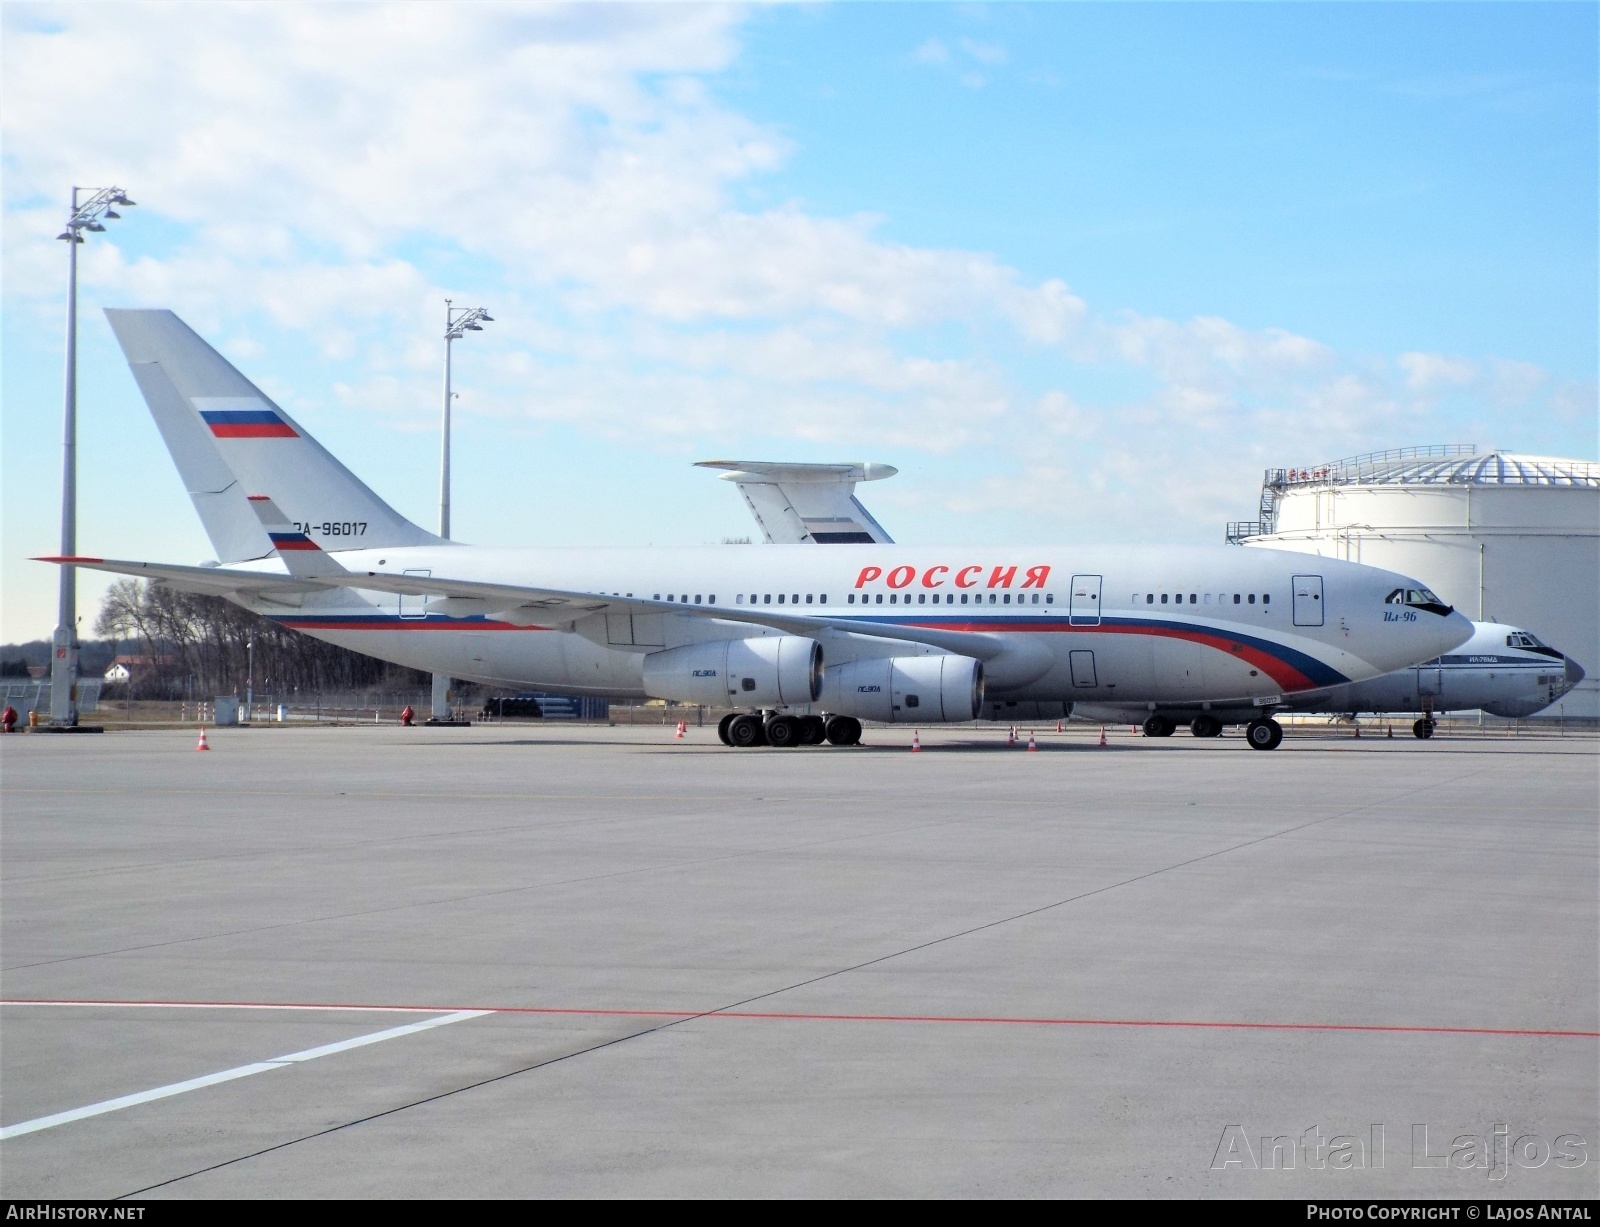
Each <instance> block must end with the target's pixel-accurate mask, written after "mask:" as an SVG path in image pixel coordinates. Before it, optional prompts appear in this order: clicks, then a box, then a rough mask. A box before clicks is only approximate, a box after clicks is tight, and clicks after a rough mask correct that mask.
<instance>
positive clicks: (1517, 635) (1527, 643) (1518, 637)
mask: <svg viewBox="0 0 1600 1227" xmlns="http://www.w3.org/2000/svg"><path fill="white" fill-rule="evenodd" d="M1544 646H1545V645H1544V644H1543V643H1541V642H1540V641H1539V637H1538V636H1537V635H1530V634H1528V633H1527V632H1526V631H1513V632H1512V633H1511V634H1509V635H1507V636H1506V647H1508V648H1542V647H1544Z"/></svg>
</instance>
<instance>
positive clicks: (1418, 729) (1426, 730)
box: [1411, 716, 1437, 741]
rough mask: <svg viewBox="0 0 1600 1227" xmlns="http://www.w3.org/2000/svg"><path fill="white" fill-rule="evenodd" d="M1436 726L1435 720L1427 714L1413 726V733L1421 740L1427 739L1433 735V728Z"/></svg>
mask: <svg viewBox="0 0 1600 1227" xmlns="http://www.w3.org/2000/svg"><path fill="white" fill-rule="evenodd" d="M1435 727H1437V726H1436V725H1435V724H1434V722H1433V721H1432V720H1431V719H1429V718H1428V717H1427V716H1424V717H1422V719H1421V720H1418V721H1417V722H1416V723H1415V724H1413V725H1412V726H1411V735H1412V736H1413V737H1416V738H1418V739H1419V740H1421V741H1427V740H1428V738H1430V737H1432V736H1433V730H1434V728H1435Z"/></svg>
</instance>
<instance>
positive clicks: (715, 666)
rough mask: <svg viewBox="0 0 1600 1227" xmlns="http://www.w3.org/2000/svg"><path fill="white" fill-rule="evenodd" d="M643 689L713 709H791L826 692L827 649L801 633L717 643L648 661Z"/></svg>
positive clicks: (668, 652)
mask: <svg viewBox="0 0 1600 1227" xmlns="http://www.w3.org/2000/svg"><path fill="white" fill-rule="evenodd" d="M644 691H645V693H646V694H648V695H651V696H652V697H654V698H657V699H678V700H680V701H681V702H685V703H704V704H706V705H707V706H710V707H730V706H731V707H790V706H804V705H805V704H807V703H813V702H815V701H816V699H817V696H818V695H819V694H820V693H821V691H822V645H821V644H820V643H818V642H817V641H816V640H815V639H803V638H801V637H800V636H798V635H772V636H767V637H764V638H759V639H715V640H712V641H711V642H709V643H691V644H687V645H686V646H684V647H681V648H669V649H667V650H666V651H665V652H652V653H650V655H648V656H646V657H645V658H644Z"/></svg>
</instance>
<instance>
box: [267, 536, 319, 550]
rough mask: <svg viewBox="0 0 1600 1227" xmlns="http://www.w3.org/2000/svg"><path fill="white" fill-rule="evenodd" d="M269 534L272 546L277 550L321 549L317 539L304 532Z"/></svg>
mask: <svg viewBox="0 0 1600 1227" xmlns="http://www.w3.org/2000/svg"><path fill="white" fill-rule="evenodd" d="M267 536H269V537H271V538H272V548H273V549H275V550H321V548H322V547H321V546H319V545H318V544H317V543H316V542H315V541H313V540H312V539H311V538H310V537H308V536H306V535H305V534H304V533H273V532H269V533H268V534H267Z"/></svg>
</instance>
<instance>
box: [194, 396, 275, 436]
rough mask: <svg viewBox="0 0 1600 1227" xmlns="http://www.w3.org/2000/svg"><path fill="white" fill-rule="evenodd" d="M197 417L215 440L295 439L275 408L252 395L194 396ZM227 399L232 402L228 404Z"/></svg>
mask: <svg viewBox="0 0 1600 1227" xmlns="http://www.w3.org/2000/svg"><path fill="white" fill-rule="evenodd" d="M195 401H196V404H197V406H198V408H199V410H200V417H201V419H202V420H203V421H204V422H205V424H206V426H207V427H208V428H209V429H210V431H211V433H212V434H213V435H215V436H216V437H217V438H219V439H298V438H299V437H300V436H299V434H298V433H297V432H296V431H295V428H294V427H293V426H291V425H289V423H288V422H286V421H284V420H283V418H282V417H281V416H280V415H279V414H278V412H277V410H275V409H272V408H271V407H269V406H268V405H266V404H265V403H263V402H262V401H259V400H257V399H256V398H255V397H246V396H240V397H231V396H230V397H222V396H217V397H196V398H195ZM228 401H232V402H234V403H233V404H228V403H227V402H228Z"/></svg>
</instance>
